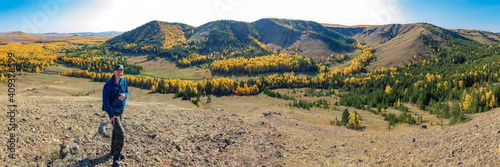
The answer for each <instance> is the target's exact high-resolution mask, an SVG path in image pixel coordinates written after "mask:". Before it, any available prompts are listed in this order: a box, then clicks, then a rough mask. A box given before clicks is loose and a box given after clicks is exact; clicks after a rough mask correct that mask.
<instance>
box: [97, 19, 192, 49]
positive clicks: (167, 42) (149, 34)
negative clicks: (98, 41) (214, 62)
mask: <svg viewBox="0 0 500 167" xmlns="http://www.w3.org/2000/svg"><path fill="white" fill-rule="evenodd" d="M193 28H194V27H192V26H190V25H186V24H182V23H167V22H161V21H151V22H148V23H146V24H144V25H142V26H140V27H137V28H135V29H133V30H131V31H127V32H125V33H123V34H122V35H119V36H116V37H114V38H111V39H110V40H108V41H106V43H108V44H110V45H115V46H117V47H118V48H124V49H134V50H135V51H137V50H143V51H155V50H158V49H168V48H171V47H172V46H175V45H179V44H181V43H184V42H186V39H187V38H188V37H189V36H190V34H191V33H192V31H193Z"/></svg>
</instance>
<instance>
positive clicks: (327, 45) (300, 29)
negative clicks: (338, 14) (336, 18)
mask: <svg viewBox="0 0 500 167" xmlns="http://www.w3.org/2000/svg"><path fill="white" fill-rule="evenodd" d="M252 25H253V26H254V27H255V28H256V29H257V31H258V32H259V34H260V35H261V37H262V43H264V44H266V45H267V46H268V47H269V48H272V49H274V50H282V51H284V52H298V53H299V54H301V55H304V56H308V57H324V56H329V55H330V54H334V53H345V52H352V51H353V50H354V48H353V45H352V44H353V43H354V42H355V41H354V40H353V39H352V38H349V37H346V36H344V35H342V34H340V33H337V32H335V31H332V30H330V29H328V28H326V27H324V26H323V25H321V24H319V23H316V22H313V21H303V20H287V19H260V20H257V21H255V22H253V23H252Z"/></svg>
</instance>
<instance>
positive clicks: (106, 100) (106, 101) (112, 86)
mask: <svg viewBox="0 0 500 167" xmlns="http://www.w3.org/2000/svg"><path fill="white" fill-rule="evenodd" d="M120 93H124V94H125V100H123V101H121V100H119V99H118V96H120ZM127 98H128V86H127V81H126V80H125V78H120V84H119V85H118V84H117V83H116V82H115V76H114V75H113V77H111V78H110V79H108V81H107V82H106V84H104V88H103V89H102V106H103V109H104V110H105V111H106V112H107V113H108V116H109V118H112V117H114V116H115V113H120V114H121V113H123V110H125V104H126V103H127Z"/></svg>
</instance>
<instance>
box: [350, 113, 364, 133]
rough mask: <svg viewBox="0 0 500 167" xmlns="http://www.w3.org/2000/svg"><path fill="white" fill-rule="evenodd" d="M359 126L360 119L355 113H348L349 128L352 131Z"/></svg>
mask: <svg viewBox="0 0 500 167" xmlns="http://www.w3.org/2000/svg"><path fill="white" fill-rule="evenodd" d="M360 125H361V118H360V116H359V114H358V113H357V112H352V111H349V126H351V127H352V128H353V129H359V128H360Z"/></svg>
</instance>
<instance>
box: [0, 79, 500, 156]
mask: <svg viewBox="0 0 500 167" xmlns="http://www.w3.org/2000/svg"><path fill="white" fill-rule="evenodd" d="M18 81H19V82H17V88H18V89H17V90H18V91H17V93H18V94H17V96H16V98H17V99H18V105H19V111H22V112H20V113H19V114H18V115H17V119H18V121H19V130H18V131H17V132H18V134H19V142H18V143H17V144H18V145H19V149H18V153H19V154H20V155H19V156H20V157H23V158H22V159H18V160H16V161H12V160H9V159H8V158H6V160H7V161H5V162H2V163H5V164H13V165H14V164H15V165H17V166H33V165H37V164H38V165H41V166H46V165H47V164H48V163H49V162H51V163H52V164H53V165H55V166H65V165H70V166H74V165H84V164H88V163H96V164H95V165H97V166H107V165H110V162H111V160H110V159H109V158H106V156H105V154H106V153H107V152H108V150H109V138H106V137H102V136H99V135H96V132H97V129H98V126H99V122H101V121H103V120H106V118H105V117H100V116H97V115H96V113H97V114H104V113H103V111H101V110H100V93H99V92H100V91H101V90H100V89H102V84H103V83H98V82H90V81H89V80H88V79H81V78H71V77H64V76H58V75H47V74H28V75H22V76H18ZM75 83H78V84H75ZM2 85H4V86H5V84H4V83H2ZM75 85H76V86H75ZM32 88H36V89H35V90H33V89H32ZM28 89H29V90H28ZM90 89H95V90H96V93H94V94H92V95H90V96H79V97H74V96H70V94H72V93H73V92H82V91H88V90H90ZM278 91H281V92H282V93H286V92H289V91H290V90H286V89H283V90H278ZM146 92H147V90H143V89H137V88H131V99H130V101H129V103H128V110H127V111H128V113H127V115H126V116H125V119H126V120H127V121H126V124H127V125H126V127H125V128H126V132H127V134H128V135H127V139H126V146H125V153H126V155H127V157H128V159H127V161H125V164H126V165H128V166H137V165H148V166H164V165H167V166H172V165H173V166H175V165H181V166H184V165H194V166H196V165H200V166H206V165H216V166H220V165H229V166H242V165H243V166H256V165H257V166H260V165H266V166H272V165H285V166H290V165H291V166H295V165H297V166H304V165H305V166H321V165H326V166H338V165H340V166H344V165H356V166H373V165H376V166H379V165H380V166H392V165H396V166H399V165H402V166H405V165H408V164H412V165H417V166H429V165H436V166H456V165H466V166H468V165H479V166H485V165H486V166H488V165H490V166H491V165H494V164H498V163H500V162H499V161H500V160H499V159H498V156H499V155H500V147H498V143H499V142H500V138H499V137H498V135H499V134H500V133H498V127H499V126H500V125H499V122H500V120H499V119H500V115H499V114H500V110H499V109H495V110H492V111H490V112H486V113H481V114H476V115H471V118H472V120H471V121H470V122H467V123H463V124H459V125H454V126H444V127H439V126H433V127H431V128H430V129H420V128H418V127H414V126H408V125H404V126H400V125H398V126H397V127H398V128H396V129H393V130H392V131H385V129H371V127H368V128H367V129H366V130H365V131H352V130H348V129H345V128H341V127H336V126H330V125H328V123H327V121H328V120H329V119H330V118H332V117H334V116H338V115H340V113H341V112H340V111H338V110H331V111H326V110H323V109H313V110H311V111H310V112H306V111H304V110H299V109H295V108H289V107H283V106H282V105H283V104H286V103H287V101H284V100H280V99H273V98H269V97H267V96H265V95H258V96H249V97H239V96H235V97H221V98H215V97H213V99H212V103H209V104H204V105H205V107H204V108H195V107H194V105H192V104H190V103H189V102H185V101H184V102H183V101H180V99H172V96H171V95H162V94H149V95H148V94H146ZM299 92H300V90H299ZM298 94H301V93H298ZM0 95H2V96H1V97H0V100H1V101H6V100H7V99H6V98H7V96H6V95H5V92H0ZM311 100H313V99H311ZM213 108H215V109H213ZM220 109H224V110H223V111H220ZM342 109H343V108H339V110H342ZM267 112H276V113H280V114H281V115H276V114H273V115H270V116H263V115H262V113H267ZM360 114H361V116H362V117H363V119H365V120H364V121H363V125H366V126H371V125H375V124H382V123H384V121H381V117H380V116H376V115H373V114H370V113H366V112H360ZM22 119H24V120H22ZM424 119H425V118H424ZM5 121H6V119H2V120H0V124H6V122H5ZM0 130H1V131H4V132H6V131H7V129H6V126H1V127H0ZM204 134H207V135H208V137H209V138H204V137H203V135H204ZM218 134H222V136H218ZM152 136H155V137H152ZM6 137H7V136H5V135H4V136H2V139H3V140H4V141H5V140H7V138H6ZM226 139H227V141H229V144H228V143H227V142H225V141H226ZM75 141H80V142H75ZM61 144H63V145H66V146H68V147H69V148H72V147H78V148H79V149H78V151H77V152H75V154H74V155H72V154H68V155H67V156H65V157H64V158H62V159H61V157H60V156H59V152H60V150H61V149H60V148H61V147H60V145H61ZM65 151H66V152H67V151H68V150H67V149H66V150H65V149H63V152H65ZM471 155H474V156H471ZM0 156H1V157H3V158H5V156H6V155H5V152H4V151H3V152H1V154H0ZM3 158H2V159H3ZM53 160H55V161H53Z"/></svg>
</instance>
